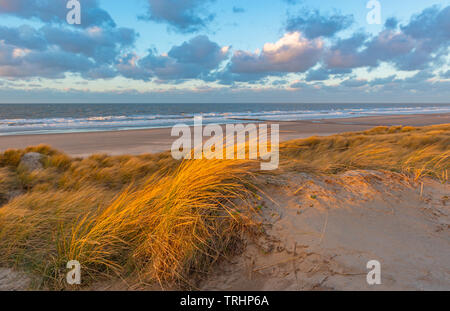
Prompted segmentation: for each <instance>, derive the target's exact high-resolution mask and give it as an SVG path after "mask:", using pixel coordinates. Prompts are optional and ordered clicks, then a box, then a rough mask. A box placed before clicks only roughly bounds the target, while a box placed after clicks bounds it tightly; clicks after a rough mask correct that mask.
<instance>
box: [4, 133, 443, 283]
mask: <svg viewBox="0 0 450 311" xmlns="http://www.w3.org/2000/svg"><path fill="white" fill-rule="evenodd" d="M449 146H450V125H439V126H430V127H423V128H412V127H399V126H397V127H377V128H374V129H372V130H368V131H364V132H358V133H346V134H341V135H334V136H329V137H311V138H307V139H301V140H294V141H289V142H286V143H283V144H281V146H280V151H281V160H282V162H281V167H280V170H279V172H284V171H289V172H291V171H294V170H296V171H308V172H318V173H325V174H334V173H338V172H342V171H346V170H350V169H374V170H391V171H397V172H402V173H405V174H409V175H410V176H411V177H413V178H415V179H416V180H417V179H419V178H421V177H423V176H430V177H432V178H436V179H439V180H440V181H441V182H443V183H445V182H448V170H449V169H450V159H449V157H450V148H449ZM27 152H38V153H41V154H42V155H44V157H43V159H42V164H43V169H42V170H36V171H33V172H29V171H27V170H26V169H25V168H24V167H22V165H20V160H21V158H22V156H23V155H24V154H25V153H27ZM259 166H260V165H259V163H258V162H253V161H246V160H240V161H228V160H186V161H175V160H173V159H172V157H171V155H170V153H161V154H156V155H142V156H116V157H112V156H107V155H93V156H91V157H88V158H84V159H81V158H80V159H78V158H70V157H68V156H67V155H65V154H63V153H61V152H59V151H57V150H53V149H51V148H50V147H48V146H37V147H30V148H27V149H26V150H8V151H6V152H4V153H2V154H0V266H2V267H4V266H7V267H17V268H19V269H21V270H24V271H27V272H29V273H31V274H32V275H34V276H37V280H38V281H37V283H36V284H35V286H36V287H37V288H51V289H63V288H66V285H65V273H66V271H67V269H66V266H65V265H66V263H67V262H68V261H69V260H74V259H75V260H78V261H80V262H81V264H82V267H83V281H84V282H85V283H84V284H91V283H92V282H94V281H96V280H99V279H102V278H109V277H121V278H126V277H127V276H137V279H139V280H141V281H142V282H157V283H159V284H160V285H161V286H162V287H164V288H167V287H169V288H172V287H179V286H187V287H189V288H195V285H196V279H198V278H202V277H204V276H205V275H206V274H207V272H208V271H209V269H210V267H212V265H213V264H214V263H216V262H217V261H219V260H220V258H222V257H223V256H226V255H228V254H233V253H234V252H236V251H237V250H239V249H240V248H241V245H242V244H241V242H240V239H241V238H242V236H243V234H244V232H249V230H248V229H249V228H253V226H254V225H256V224H255V223H254V222H253V219H254V218H253V216H254V215H255V213H257V212H258V208H257V207H256V206H254V204H253V203H251V201H249V198H250V197H251V196H252V194H253V192H254V190H255V188H256V186H255V179H254V175H255V174H258V173H257V171H258V169H259ZM266 173H267V172H266ZM254 208H255V210H254Z"/></svg>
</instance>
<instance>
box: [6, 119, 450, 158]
mask: <svg viewBox="0 0 450 311" xmlns="http://www.w3.org/2000/svg"><path fill="white" fill-rule="evenodd" d="M273 123H279V124H280V140H281V141H287V140H291V139H298V138H306V137H310V136H314V135H319V136H328V135H333V134H338V133H343V132H354V131H363V130H367V129H370V128H372V127H375V126H392V125H403V126H426V125H433V124H445V123H450V114H416V115H389V116H371V117H358V118H342V119H327V120H308V121H293V122H273ZM170 131H171V129H170V128H162V129H148V130H129V131H111V132H90V133H69V134H43V135H18V136H0V152H2V151H5V150H7V149H9V148H14V149H23V148H26V147H28V146H36V145H39V144H47V145H50V146H52V147H53V148H55V149H58V150H61V151H64V152H65V153H67V154H68V155H70V156H74V157H85V156H89V155H91V154H95V153H104V154H109V155H123V154H131V155H138V154H145V153H158V152H164V151H167V150H170V148H171V145H172V143H173V141H174V140H175V138H174V137H171V136H170Z"/></svg>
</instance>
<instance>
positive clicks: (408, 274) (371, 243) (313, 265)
mask: <svg viewBox="0 0 450 311" xmlns="http://www.w3.org/2000/svg"><path fill="white" fill-rule="evenodd" d="M265 178H266V180H265V184H266V185H267V187H266V188H265V189H264V190H265V193H268V194H270V199H269V198H268V196H266V197H265V198H262V200H261V201H260V204H261V205H262V206H263V209H262V211H263V215H264V218H265V220H264V223H265V229H266V235H265V237H264V238H261V239H260V240H258V241H255V242H250V241H249V243H248V245H247V248H246V250H245V251H244V253H243V254H242V255H241V256H237V257H235V258H233V259H231V260H230V261H229V262H228V263H227V264H221V265H220V268H218V270H217V271H215V272H214V273H213V274H212V275H211V276H210V278H209V279H208V280H207V281H206V282H205V283H204V284H203V286H202V289H204V290H256V291H259V290H269V291H270V290H294V291H295V290H450V201H449V198H448V195H449V194H450V185H449V184H445V185H443V184H440V183H439V182H437V181H435V180H431V179H425V180H424V187H423V193H422V196H420V189H421V187H420V183H415V182H414V181H413V180H411V179H409V178H407V177H405V176H404V175H401V174H397V173H391V172H376V171H348V172H346V173H343V174H340V175H332V176H317V175H309V174H305V173H293V172H292V173H287V174H283V175H279V176H275V177H273V176H270V177H265ZM370 260H378V261H379V262H380V263H381V281H382V284H381V285H372V286H369V285H368V284H367V281H366V276H367V273H368V272H369V270H368V269H367V268H366V265H367V262H368V261H370Z"/></svg>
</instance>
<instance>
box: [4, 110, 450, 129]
mask: <svg viewBox="0 0 450 311" xmlns="http://www.w3.org/2000/svg"><path fill="white" fill-rule="evenodd" d="M448 112H450V104H281V103H279V104H0V136H5V135H21V134H46V133H70V132H95V131H112V130H131V129H149V128H164V127H172V126H173V125H175V124H188V125H191V124H193V116H194V115H195V116H199V115H202V116H203V123H204V124H211V123H220V124H226V123H236V122H256V121H263V120H271V121H274V120H279V121H296V120H311V119H333V118H346V117H358V116H375V115H392V114H416V113H423V114H428V113H448Z"/></svg>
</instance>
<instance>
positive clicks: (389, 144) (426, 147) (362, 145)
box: [280, 124, 450, 182]
mask: <svg viewBox="0 0 450 311" xmlns="http://www.w3.org/2000/svg"><path fill="white" fill-rule="evenodd" d="M280 150H281V156H280V158H281V161H282V164H281V166H282V167H283V168H284V169H287V170H289V169H299V170H311V171H319V172H325V173H336V172H339V171H344V170H349V169H374V170H376V169H385V170H391V171H397V172H403V173H408V174H413V175H414V176H415V178H420V177H421V176H424V175H427V176H431V177H433V178H438V179H439V180H440V181H441V182H447V181H448V171H449V169H450V125H448V124H447V125H435V126H428V127H421V128H414V127H401V126H395V127H376V128H373V129H371V130H368V131H364V132H357V133H345V134H341V135H333V136H328V137H310V138H307V139H302V140H294V141H289V142H286V143H283V144H281V146H280Z"/></svg>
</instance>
